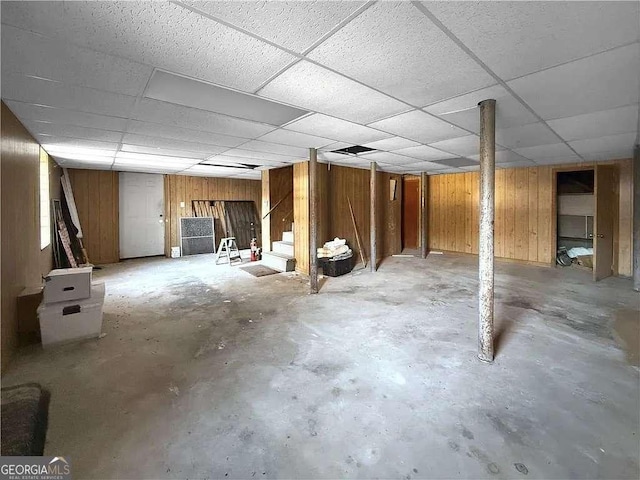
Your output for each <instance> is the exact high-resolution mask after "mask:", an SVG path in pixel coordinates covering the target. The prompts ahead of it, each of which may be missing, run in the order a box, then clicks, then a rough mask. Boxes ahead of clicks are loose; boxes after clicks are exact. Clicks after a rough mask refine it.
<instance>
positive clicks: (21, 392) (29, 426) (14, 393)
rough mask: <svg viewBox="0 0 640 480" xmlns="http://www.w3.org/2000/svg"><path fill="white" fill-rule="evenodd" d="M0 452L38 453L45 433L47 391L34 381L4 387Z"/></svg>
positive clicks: (47, 402)
mask: <svg viewBox="0 0 640 480" xmlns="http://www.w3.org/2000/svg"><path fill="white" fill-rule="evenodd" d="M0 396H1V397H2V406H1V409H2V419H1V420H2V427H1V431H0V433H1V434H2V447H1V449H2V452H1V453H2V455H3V456H7V455H12V456H24V455H36V456H41V455H42V454H43V453H44V442H45V439H46V436H47V421H48V416H49V415H48V414H49V393H48V392H46V391H44V390H43V389H42V387H41V386H40V385H38V384H37V383H25V384H23V385H16V386H14V387H7V388H3V389H2V392H1V394H0Z"/></svg>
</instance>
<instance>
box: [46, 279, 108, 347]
mask: <svg viewBox="0 0 640 480" xmlns="http://www.w3.org/2000/svg"><path fill="white" fill-rule="evenodd" d="M92 270H93V268H92V267H82V268H63V269H58V270H52V271H51V272H50V273H49V275H47V276H46V277H45V284H44V293H43V299H42V303H41V304H40V306H39V307H38V318H39V320H40V335H41V337H42V345H43V346H45V347H47V346H50V345H56V344H60V343H66V342H70V341H73V340H81V339H84V338H93V337H98V336H100V331H101V330H102V306H103V304H104V294H105V287H104V283H102V282H92V278H91V272H92Z"/></svg>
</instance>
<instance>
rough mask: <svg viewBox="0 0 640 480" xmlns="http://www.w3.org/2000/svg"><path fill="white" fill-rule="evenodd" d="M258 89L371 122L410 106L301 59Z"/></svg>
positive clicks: (322, 110) (298, 103)
mask: <svg viewBox="0 0 640 480" xmlns="http://www.w3.org/2000/svg"><path fill="white" fill-rule="evenodd" d="M258 93H259V94H260V95H261V96H264V97H266V98H271V99H273V100H279V101H282V102H286V103H289V104H292V105H296V106H299V107H302V108H306V109H309V110H313V111H316V112H320V113H326V114H328V115H333V116H336V117H339V118H344V119H345V120H350V121H352V122H358V123H369V122H373V121H374V120H377V119H379V118H383V117H386V116H389V115H393V114H395V113H399V112H403V111H406V110H408V109H409V108H410V107H408V106H406V105H405V104H403V103H401V102H398V101H397V100H394V99H392V98H390V97H388V96H386V95H383V94H382V93H379V92H376V91H375V90H372V89H370V88H368V87H365V86H364V85H361V84H359V83H357V82H354V81H353V80H349V79H348V78H345V77H343V76H342V75H338V74H336V73H333V72H331V71H329V70H327V69H324V68H322V67H319V66H317V65H314V64H313V63H309V62H307V61H304V60H302V61H300V62H298V63H297V64H295V65H294V66H293V67H291V68H289V69H288V70H286V71H285V72H284V73H282V74H281V75H279V76H278V77H276V78H275V79H274V80H272V81H271V82H269V84H268V85H267V86H265V87H264V88H263V89H262V90H260V91H259V92H258Z"/></svg>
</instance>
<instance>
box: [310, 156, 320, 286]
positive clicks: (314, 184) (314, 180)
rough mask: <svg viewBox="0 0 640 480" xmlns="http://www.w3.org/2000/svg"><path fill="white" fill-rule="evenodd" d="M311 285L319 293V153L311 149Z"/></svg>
mask: <svg viewBox="0 0 640 480" xmlns="http://www.w3.org/2000/svg"><path fill="white" fill-rule="evenodd" d="M309 259H310V261H309V263H310V265H309V277H310V281H309V285H310V289H311V293H318V151H317V150H316V149H315V148H310V149H309Z"/></svg>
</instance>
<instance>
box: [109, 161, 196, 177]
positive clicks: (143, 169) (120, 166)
mask: <svg viewBox="0 0 640 480" xmlns="http://www.w3.org/2000/svg"><path fill="white" fill-rule="evenodd" d="M111 170H113V171H115V172H136V173H156V174H177V173H178V172H180V171H182V170H184V167H175V166H174V167H166V166H165V167H161V166H155V165H137V164H133V165H131V164H128V163H125V162H118V163H117V164H114V165H113V167H111Z"/></svg>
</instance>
